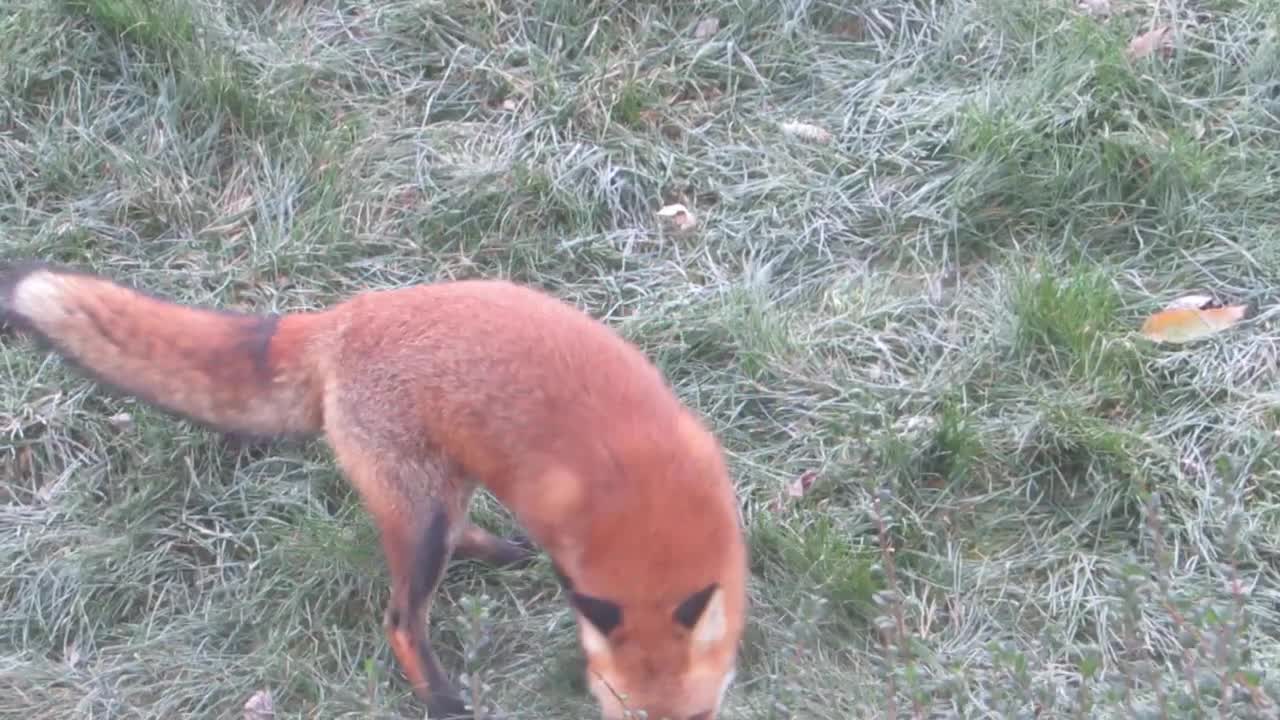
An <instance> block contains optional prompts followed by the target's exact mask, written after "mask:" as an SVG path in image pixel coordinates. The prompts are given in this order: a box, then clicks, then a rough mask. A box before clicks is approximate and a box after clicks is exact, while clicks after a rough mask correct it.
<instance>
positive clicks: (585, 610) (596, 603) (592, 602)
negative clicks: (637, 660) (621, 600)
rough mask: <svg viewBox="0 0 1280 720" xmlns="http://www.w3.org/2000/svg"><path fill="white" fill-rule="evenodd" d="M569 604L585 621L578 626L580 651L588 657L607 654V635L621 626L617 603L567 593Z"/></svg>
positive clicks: (620, 609)
mask: <svg viewBox="0 0 1280 720" xmlns="http://www.w3.org/2000/svg"><path fill="white" fill-rule="evenodd" d="M569 602H570V603H572V604H573V607H574V608H575V609H576V610H577V611H578V613H579V614H580V615H582V618H583V619H584V620H586V622H582V623H579V624H578V627H579V631H580V632H579V634H580V636H581V638H582V649H583V650H584V651H586V653H587V654H588V655H604V654H607V653H608V652H609V640H608V635H609V633H610V632H612V631H613V629H614V628H616V627H618V626H619V625H621V624H622V608H621V607H619V606H618V604H617V603H612V602H609V601H608V600H601V599H600V598H595V597H591V596H590V595H583V594H582V593H579V592H571V593H569Z"/></svg>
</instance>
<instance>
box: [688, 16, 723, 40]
mask: <svg viewBox="0 0 1280 720" xmlns="http://www.w3.org/2000/svg"><path fill="white" fill-rule="evenodd" d="M719 29H720V18H718V17H709V18H704V19H703V20H702V21H701V22H699V23H698V25H697V26H696V27H695V28H694V29H693V36H694V37H695V38H697V39H698V40H706V39H707V38H709V37H711V36H712V35H715V34H716V31H717V30H719Z"/></svg>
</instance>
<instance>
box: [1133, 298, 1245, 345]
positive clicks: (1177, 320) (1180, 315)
mask: <svg viewBox="0 0 1280 720" xmlns="http://www.w3.org/2000/svg"><path fill="white" fill-rule="evenodd" d="M1246 310H1247V308H1246V307H1245V306H1244V305H1225V306H1221V307H1203V308H1198V307H1173V308H1166V309H1164V310H1161V311H1160V312H1157V313H1156V314H1154V315H1152V316H1151V317H1149V318H1147V319H1146V322H1144V323H1142V334H1143V336H1145V337H1146V338H1148V339H1150V340H1154V341H1155V342H1170V343H1187V342H1191V341H1193V340H1199V339H1201V338H1204V337H1208V336H1209V335H1212V334H1214V333H1216V332H1221V331H1223V330H1226V329H1227V328H1230V327H1231V326H1232V325H1235V324H1236V323H1238V322H1240V320H1241V319H1243V318H1244V315H1245V311H1246Z"/></svg>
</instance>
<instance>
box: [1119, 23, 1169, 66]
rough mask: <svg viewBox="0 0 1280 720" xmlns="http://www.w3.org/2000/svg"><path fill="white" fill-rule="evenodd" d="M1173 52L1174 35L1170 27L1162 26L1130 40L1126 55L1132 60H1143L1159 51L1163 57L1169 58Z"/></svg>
mask: <svg viewBox="0 0 1280 720" xmlns="http://www.w3.org/2000/svg"><path fill="white" fill-rule="evenodd" d="M1172 50H1173V34H1172V32H1171V30H1170V28H1169V26H1168V25H1161V26H1159V27H1157V28H1155V29H1154V30H1148V31H1147V32H1144V33H1142V34H1141V35H1139V36H1137V37H1135V38H1134V39H1133V40H1130V41H1129V47H1128V49H1127V50H1126V51H1125V54H1126V55H1128V56H1129V59H1130V60H1141V59H1142V58H1144V57H1147V56H1149V55H1151V54H1152V53H1154V52H1156V51H1159V52H1160V54H1161V56H1163V57H1168V55H1169V54H1170V52H1171V51H1172Z"/></svg>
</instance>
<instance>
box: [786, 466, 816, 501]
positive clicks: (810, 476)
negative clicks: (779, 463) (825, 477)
mask: <svg viewBox="0 0 1280 720" xmlns="http://www.w3.org/2000/svg"><path fill="white" fill-rule="evenodd" d="M817 479H818V471H817V470H805V471H804V472H802V473H800V475H799V476H798V477H797V478H796V479H795V480H792V481H791V482H790V483H789V484H788V485H787V496H788V497H793V498H802V497H804V496H805V494H806V493H808V492H809V488H811V487H813V483H814V481H815V480H817Z"/></svg>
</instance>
